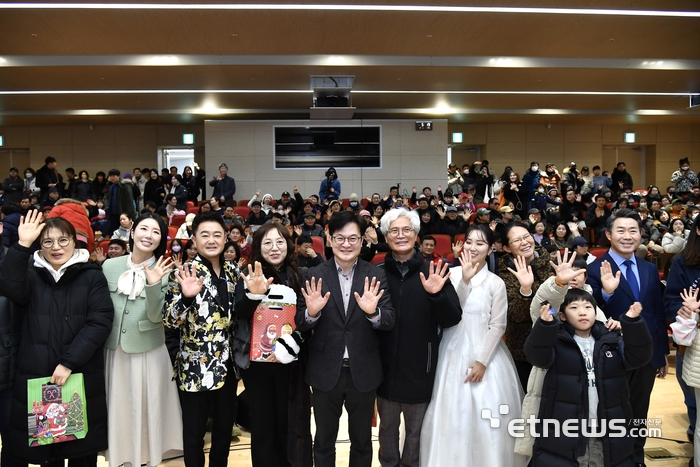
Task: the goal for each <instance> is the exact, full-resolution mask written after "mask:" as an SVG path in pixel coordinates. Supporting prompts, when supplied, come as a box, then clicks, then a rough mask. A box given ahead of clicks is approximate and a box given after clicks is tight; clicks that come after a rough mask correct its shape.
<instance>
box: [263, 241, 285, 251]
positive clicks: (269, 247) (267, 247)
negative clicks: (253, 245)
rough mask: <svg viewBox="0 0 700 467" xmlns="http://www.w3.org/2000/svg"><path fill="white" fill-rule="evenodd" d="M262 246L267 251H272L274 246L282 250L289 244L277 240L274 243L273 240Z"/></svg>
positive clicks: (265, 242)
mask: <svg viewBox="0 0 700 467" xmlns="http://www.w3.org/2000/svg"><path fill="white" fill-rule="evenodd" d="M260 246H261V247H262V248H264V249H265V250H272V247H273V246H275V247H277V249H278V250H281V249H282V248H284V247H285V246H287V242H285V241H284V240H277V241H275V242H273V241H272V240H267V241H264V242H262V243H261V244H260Z"/></svg>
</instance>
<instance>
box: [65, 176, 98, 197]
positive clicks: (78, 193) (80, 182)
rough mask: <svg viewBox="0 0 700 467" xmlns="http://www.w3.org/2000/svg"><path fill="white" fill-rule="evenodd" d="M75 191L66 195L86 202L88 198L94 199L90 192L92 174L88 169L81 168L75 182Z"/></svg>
mask: <svg viewBox="0 0 700 467" xmlns="http://www.w3.org/2000/svg"><path fill="white" fill-rule="evenodd" d="M72 190H73V193H69V194H68V195H66V196H71V197H72V198H73V199H77V200H78V201H82V202H83V203H84V202H86V201H87V200H88V199H92V198H91V197H90V194H91V192H92V180H91V179H90V174H89V173H88V172H87V170H81V171H80V172H79V173H78V179H77V180H75V181H74V182H73V189H72Z"/></svg>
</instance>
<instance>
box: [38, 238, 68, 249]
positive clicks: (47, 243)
mask: <svg viewBox="0 0 700 467" xmlns="http://www.w3.org/2000/svg"><path fill="white" fill-rule="evenodd" d="M70 242H71V239H70V238H69V237H61V238H59V239H58V240H56V241H54V240H52V239H50V238H45V239H43V240H42V241H41V247H42V248H43V249H45V250H48V249H50V248H53V245H54V243H58V246H60V247H61V248H65V247H67V246H68V245H70Z"/></svg>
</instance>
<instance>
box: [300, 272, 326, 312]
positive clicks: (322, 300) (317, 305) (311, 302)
mask: <svg viewBox="0 0 700 467" xmlns="http://www.w3.org/2000/svg"><path fill="white" fill-rule="evenodd" d="M322 285H323V279H319V280H318V283H317V282H316V279H315V278H313V277H312V278H311V281H310V282H309V281H306V287H305V288H303V289H301V294H302V295H303V296H304V300H306V310H307V311H308V312H309V316H316V315H317V314H318V313H319V311H321V310H322V309H323V307H324V306H326V303H328V299H329V298H331V293H330V292H326V294H325V295H321V290H322V288H323V287H322Z"/></svg>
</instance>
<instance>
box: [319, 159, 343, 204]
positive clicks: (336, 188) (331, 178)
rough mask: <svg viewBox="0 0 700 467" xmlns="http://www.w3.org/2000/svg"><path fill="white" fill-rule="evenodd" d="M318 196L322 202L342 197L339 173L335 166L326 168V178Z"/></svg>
mask: <svg viewBox="0 0 700 467" xmlns="http://www.w3.org/2000/svg"><path fill="white" fill-rule="evenodd" d="M318 196H319V198H320V199H321V203H323V202H324V201H325V200H328V201H332V200H334V199H338V198H340V181H339V180H338V173H337V172H336V171H335V169H334V168H333V167H330V168H329V169H328V170H326V179H325V180H323V181H322V182H321V188H319V190H318Z"/></svg>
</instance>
